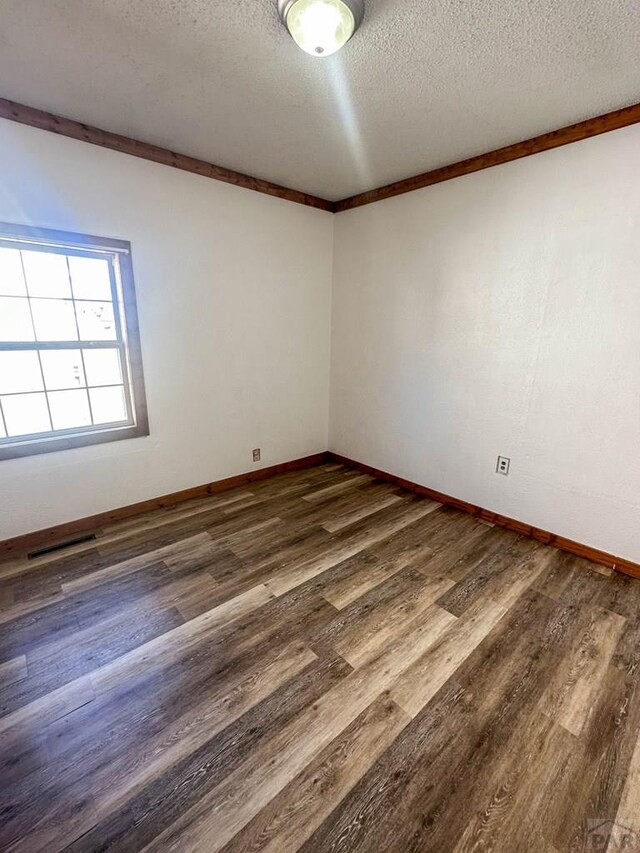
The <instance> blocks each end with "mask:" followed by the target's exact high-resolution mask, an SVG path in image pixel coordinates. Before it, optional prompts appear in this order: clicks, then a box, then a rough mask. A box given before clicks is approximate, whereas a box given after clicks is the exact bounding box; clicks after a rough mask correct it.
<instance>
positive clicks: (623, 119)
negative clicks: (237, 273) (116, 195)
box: [0, 98, 640, 213]
mask: <svg viewBox="0 0 640 853" xmlns="http://www.w3.org/2000/svg"><path fill="white" fill-rule="evenodd" d="M0 118H4V119H7V120H9V121H15V122H18V123H19V124H26V125H29V126H30V127H37V128H39V129H40V130H48V131H50V132H51V133H58V134H60V135H61V136H68V137H70V138H71V139H79V140H81V141H82V142H89V143H91V144H92V145H99V146H101V147H102V148H110V149H112V150H113V151H120V152H121V153H123V154H130V155H131V156H133V157H141V158H142V159H144V160H151V161H152V162H153V163H161V164H162V165H164V166H171V167H173V168H175V169H182V170H183V171H185V172H193V173H194V174H196V175H202V176H203V177H206V178H212V179H213V180H215V181H223V182H224V183H227V184H234V185H235V186H237V187H243V188H244V189H249V190H253V191H254V192H259V193H264V194H266V195H271V196H275V197H276V198H282V199H285V200H286V201H293V202H296V203H297V204H304V205H307V206H308V207H315V208H317V209H319V210H326V211H328V212H329V213H340V212H342V211H344V210H352V209H353V208H355V207H362V206H363V205H365V204H373V203H374V202H376V201H382V200H383V199H386V198H393V196H396V195H403V194H404V193H410V192H413V191H414V190H419V189H423V188H424V187H429V186H431V185H432V184H439V183H442V182H443V181H450V180H452V179H453V178H459V177H461V176H462V175H469V174H471V173H472V172H479V171H481V170H482V169H488V168H490V167H491V166H499V165H501V164H502V163H509V162H510V161H511V160H519V159H521V158H522V157H529V156H531V155H532V154H539V153H540V152H542V151H549V150H550V149H552V148H559V147H560V146H561V145H569V144H570V143H571V142H580V141H581V140H583V139H589V138H590V137H591V136H598V135H599V134H601V133H608V132H609V131H611V130H619V129H620V128H622V127H628V126H629V125H632V124H637V123H638V122H640V103H639V104H632V105H631V106H628V107H623V108H622V109H620V110H614V111H613V112H610V113H605V114H604V115H601V116H595V117H594V118H590V119H587V120H586V121H581V122H578V123H577V124H571V125H568V126H567V127H562V128H560V129H559V130H554V131H551V132H550V133H543V134H542V135H541V136H534V137H533V138H532V139H526V140H524V141H523V142H516V143H515V144H514V145H507V146H506V147H505V148H498V149H496V150H495V151H488V152H487V153H486V154H480V155H478V156H477V157H471V158H470V159H468V160H462V161H461V162H459V163H452V164H450V165H448V166H443V167H442V168H440V169H434V170H433V171H431V172H424V173H422V174H420V175H415V176H414V177H411V178H405V179H404V180H402V181H396V182H395V183H393V184H388V185H387V186H384V187H379V188H377V189H373V190H368V191H367V192H364V193H359V194H358V195H354V196H350V197H349V198H344V199H342V200H340V201H335V202H334V201H329V200H328V199H324V198H319V197H318V196H314V195H310V194H309V193H304V192H300V191H299V190H293V189H289V188H288V187H282V186H280V185H279V184H273V183H271V182H270V181H265V180H263V179H262V178H254V177H251V175H245V174H243V173H242V172H234V171H233V170H231V169H225V168H224V167H223V166H216V165H215V164H213V163H208V162H207V161H206V160H198V159H197V158H195V157H188V156H187V155H186V154H178V153H176V152H175V151H169V150H168V149H166V148H161V147H159V146H158V145H151V144H150V143H147V142H140V141H138V140H136V139H130V138H129V137H127V136H120V135H119V134H117V133H111V131H108V130H101V129H100V128H97V127H92V126H91V125H88V124H82V123H81V122H78V121H74V120H73V119H69V118H64V117H62V116H58V115H55V114H54V113H48V112H45V111H44V110H39V109H36V108H35V107H28V106H25V105H24V104H19V103H16V102H15V101H10V100H8V99H7V98H0Z"/></svg>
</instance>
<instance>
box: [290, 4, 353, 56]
mask: <svg viewBox="0 0 640 853" xmlns="http://www.w3.org/2000/svg"><path fill="white" fill-rule="evenodd" d="M284 22H285V24H286V26H287V29H288V30H289V32H290V33H291V36H292V38H293V40H294V41H295V42H296V44H297V45H298V47H300V48H302V50H304V51H305V52H306V53H309V54H311V56H331V54H332V53H336V51H338V50H340V48H341V47H342V46H343V45H345V44H346V43H347V42H348V41H349V39H350V38H351V36H352V35H353V34H354V32H355V30H356V27H357V25H358V24H359V21H357V20H356V16H355V15H354V12H353V10H352V8H351V6H350V5H349V3H347V2H345V0H293V2H292V3H289V5H288V6H287V9H286V13H285V15H284Z"/></svg>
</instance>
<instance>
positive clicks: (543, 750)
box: [0, 464, 640, 853]
mask: <svg viewBox="0 0 640 853" xmlns="http://www.w3.org/2000/svg"><path fill="white" fill-rule="evenodd" d="M0 778H1V779H2V784H1V785H0V849H7V850H13V851H24V853H33V852H34V851H43V853H45V851H46V853H59V851H62V850H66V851H68V853H71V852H72V851H74V853H96V851H99V850H105V851H106V850H110V851H112V853H113V851H121V852H122V853H132V851H141V850H149V851H163V853H164V851H167V850H169V851H170V850H177V851H181V853H182V851H189V853H192V851H194V852H195V853H198V851H202V853H215V851H217V850H225V851H226V853H239V851H249V850H251V851H254V852H255V853H258V851H272V853H276V852H277V853H286V852H287V851H291V853H293V851H295V850H301V851H303V853H320V851H322V853H325V851H340V853H355V851H363V853H378V851H380V850H384V851H385V853H411V851H415V853H418V851H421V853H422V852H423V851H425V852H426V853H448V851H463V850H465V851H466V850H492V851H494V853H516V851H517V853H521V851H522V852H523V853H528V851H531V853H533V851H535V853H538V851H542V850H544V851H553V853H574V851H578V850H584V851H585V853H586V851H587V850H589V849H590V845H591V848H592V847H593V843H595V842H594V838H595V836H594V835H593V833H592V828H593V827H594V826H597V827H598V829H597V832H598V833H600V835H602V838H603V839H604V840H603V841H602V843H601V844H600V846H601V847H603V845H604V846H606V845H607V844H609V848H610V849H609V851H608V853H617V851H615V850H614V844H615V842H616V840H617V841H618V842H620V832H621V831H622V830H621V829H620V827H623V828H624V827H627V830H624V831H627V832H628V833H632V834H633V833H635V834H637V835H638V837H639V838H640V824H639V819H638V817H637V815H638V814H639V813H640V800H639V798H638V789H639V788H640V582H638V581H636V580H634V579H632V578H628V577H623V576H622V575H618V574H616V573H610V572H608V571H604V572H603V571H602V570H601V569H599V568H596V567H594V566H593V564H591V563H589V562H588V561H586V560H583V559H581V558H578V557H574V556H573V555H570V554H566V553H563V552H560V551H557V550H555V549H553V548H549V547H547V546H545V545H542V544H540V543H537V542H534V541H532V540H530V539H526V538H523V537H521V536H519V535H518V534H516V533H514V532H510V531H506V530H503V529H501V528H498V527H494V526H491V525H487V524H485V523H483V522H482V521H480V520H479V519H477V518H474V517H472V516H469V515H467V514H464V513H460V512H458V511H456V510H454V509H452V508H451V507H445V506H441V505H440V504H439V503H436V502H434V501H431V500H428V499H427V498H424V497H421V496H417V495H414V494H409V493H407V492H404V491H403V490H402V489H399V488H397V487H395V486H392V485H389V484H388V483H383V482H380V481H377V480H375V479H374V478H373V477H371V476H369V475H362V474H361V473H360V472H357V471H353V470H350V469H349V468H348V467H347V466H344V465H341V464H327V465H320V466H317V467H316V468H312V469H308V470H299V471H291V472H287V473H285V474H282V475H279V476H278V477H274V478H271V479H269V480H262V481H256V482H255V483H252V484H251V485H250V486H249V487H248V488H247V487H242V488H240V487H239V488H237V489H233V490H230V491H229V492H226V493H220V494H215V495H212V496H211V497H201V498H197V499H194V500H192V501H188V502H185V503H184V504H181V505H177V506H172V507H166V508H159V509H156V510H154V511H152V512H150V513H147V514H146V515H143V516H139V517H136V518H130V519H126V520H122V521H120V522H115V523H114V524H110V525H106V526H105V527H103V528H102V529H99V530H96V531H95V539H94V540H92V541H91V542H85V543H80V544H78V545H75V546H70V547H69V548H68V549H65V550H63V551H61V552H56V553H52V554H46V555H41V556H36V557H34V558H33V559H31V560H27V559H15V558H14V559H11V560H9V561H7V562H6V563H5V564H2V565H0ZM616 833H617V835H616ZM630 837H631V836H630Z"/></svg>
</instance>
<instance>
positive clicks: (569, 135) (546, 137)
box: [334, 104, 640, 213]
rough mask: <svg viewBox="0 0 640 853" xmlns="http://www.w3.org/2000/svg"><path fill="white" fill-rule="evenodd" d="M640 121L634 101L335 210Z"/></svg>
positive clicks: (639, 110)
mask: <svg viewBox="0 0 640 853" xmlns="http://www.w3.org/2000/svg"><path fill="white" fill-rule="evenodd" d="M638 122H640V104H633V105H632V106H630V107H624V109H621V110H615V111H614V112H612V113H606V115H602V116H596V118H590V119H587V120H586V121H581V122H578V124H571V125H569V126H568V127H562V128H560V130H554V131H552V132H551V133H543V134H542V136H534V137H533V139H526V140H525V141H524V142H516V143H515V145H507V146H506V148H498V149H497V150H496V151H489V152H487V153H486V154H480V155H479V156H478V157H471V158H470V159H469V160H462V161H461V162H460V163H452V164H451V165H450V166H443V167H442V168H441V169H434V170H433V171H432V172H424V173H423V174H421V175H416V176H415V177H413V178H406V179H405V180H403V181H397V182H396V183H393V184H388V185H387V186H385V187H380V188H379V189H376V190H369V191H368V192H365V193H359V194H358V195H354V196H351V197H350V198H345V199H342V200H341V201H337V202H335V206H334V210H335V212H336V213H340V212H341V211H343V210H352V209H353V208H354V207H362V206H363V205H365V204H373V202H375V201H382V200H383V199H385V198H392V197H393V196H396V195H403V194H404V193H410V192H413V191H414V190H419V189H423V187H429V186H431V185H432V184H439V183H442V181H450V180H451V179H452V178H459V177H460V176H461V175H469V174H471V173H472V172H479V171H481V170H482V169H488V168H490V167H491V166H499V165H501V164H502V163H509V162H510V161H511V160H519V159H520V158H522V157H529V156H530V155H531V154H539V153H540V152H541V151H549V150H550V149H551V148H559V147H560V146H561V145H569V143H571V142H580V141H581V140H582V139H589V137H591V136H598V135H599V134H601V133H608V132H609V131H610V130H619V129H620V128H622V127H628V126H629V125H631V124H637V123H638Z"/></svg>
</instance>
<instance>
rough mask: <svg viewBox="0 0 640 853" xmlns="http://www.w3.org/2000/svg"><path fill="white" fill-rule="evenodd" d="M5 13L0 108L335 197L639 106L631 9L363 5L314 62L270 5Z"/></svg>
mask: <svg viewBox="0 0 640 853" xmlns="http://www.w3.org/2000/svg"><path fill="white" fill-rule="evenodd" d="M0 6H1V13H0V95H2V96H4V97H6V98H10V99H12V100H15V101H19V102H22V103H24V104H28V105H29V106H33V107H39V108H41V109H45V110H49V111H51V112H54V113H58V114H61V115H64V116H67V117H69V118H73V119H77V120H79V121H82V122H85V123H88V124H93V125H96V126H98V127H102V128H105V129H107V130H111V131H114V132H117V133H121V134H125V135H127V136H132V137H135V138H137V139H141V140H144V141H146V142H153V143H156V144H158V145H161V146H164V147H167V148H172V149H174V150H176V151H179V152H181V153H184V154H190V155H192V156H195V157H200V158H202V159H204V160H208V161H211V162H214V163H217V164H219V165H221V166H226V167H228V168H231V169H236V170H238V171H242V172H246V173H248V174H251V175H255V176H257V177H261V178H266V179H268V180H271V181H275V182H277V183H280V184H284V185H286V186H289V187H293V188H295V189H300V190H304V191H306V192H310V193H314V194H316V195H319V196H323V197H325V198H328V199H332V200H334V199H339V198H343V197H345V196H349V195H352V194H355V193H357V192H361V191H364V190H368V189H371V188H373V187H377V186H380V185H383V184H386V183H389V182H391V181H394V180H398V179H400V178H405V177H408V176H410V175H414V174H416V173H419V172H423V171H427V170H430V169H433V168H436V167H438V166H441V165H444V164H447V163H452V162H455V161H457V160H461V159H463V158H465V157H469V156H472V155H474V154H479V153H483V152H485V151H488V150H491V149H494V148H498V147H501V146H503V145H507V144H509V143H512V142H517V141H519V140H522V139H526V138H528V137H531V136H535V135H537V134H540V133H544V132H546V131H549V130H554V129H556V128H558V127H561V126H563V125H566V124H571V123H573V122H576V121H581V120H582V119H586V118H590V117H591V116H594V115H598V114H600V113H604V112H608V111H609V110H613V109H617V108H619V107H623V106H627V105H629V104H631V103H634V102H636V101H639V100H640V7H639V6H638V0H431V2H424V0H367V4H366V15H365V21H364V23H363V25H362V28H361V29H360V30H359V31H358V33H356V35H355V37H354V39H353V40H352V41H351V42H350V43H349V44H347V46H346V47H345V48H344V50H343V51H341V52H340V53H339V54H337V55H335V56H333V57H330V58H327V59H315V58H314V57H310V56H307V55H306V54H304V53H303V52H302V51H300V50H299V49H298V48H297V47H296V46H295V44H294V43H293V41H292V40H291V39H290V38H289V36H288V34H287V33H286V31H285V30H284V29H283V27H282V26H281V25H280V22H279V20H278V17H277V12H276V0H226V2H222V0H133V1H132V0H2V2H1V4H0Z"/></svg>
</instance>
